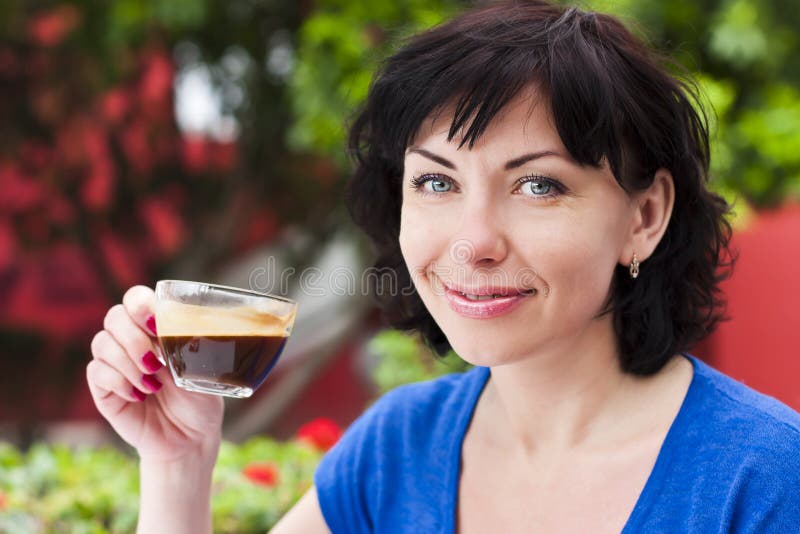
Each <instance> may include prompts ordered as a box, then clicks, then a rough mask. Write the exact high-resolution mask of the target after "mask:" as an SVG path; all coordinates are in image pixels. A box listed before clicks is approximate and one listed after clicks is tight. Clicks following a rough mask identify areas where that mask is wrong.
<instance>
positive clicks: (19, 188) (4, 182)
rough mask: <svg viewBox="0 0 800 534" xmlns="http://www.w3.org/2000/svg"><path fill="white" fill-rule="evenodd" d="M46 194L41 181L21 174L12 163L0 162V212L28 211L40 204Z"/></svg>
mask: <svg viewBox="0 0 800 534" xmlns="http://www.w3.org/2000/svg"><path fill="white" fill-rule="evenodd" d="M46 194H47V188H46V187H45V185H44V184H43V183H41V182H40V181H37V180H35V179H33V178H30V177H28V176H25V175H23V174H22V172H20V170H19V168H18V167H17V166H16V165H14V164H13V163H9V164H2V163H0V212H5V213H20V212H24V211H28V210H30V209H31V208H34V207H36V206H38V205H39V204H41V203H42V202H43V201H44V199H45V196H46Z"/></svg>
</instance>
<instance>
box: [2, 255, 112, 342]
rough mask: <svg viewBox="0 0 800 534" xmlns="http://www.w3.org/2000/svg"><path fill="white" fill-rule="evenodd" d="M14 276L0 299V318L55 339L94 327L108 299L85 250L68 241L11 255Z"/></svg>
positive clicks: (80, 333) (73, 335)
mask: <svg viewBox="0 0 800 534" xmlns="http://www.w3.org/2000/svg"><path fill="white" fill-rule="evenodd" d="M17 263H18V267H19V268H18V269H17V273H18V276H17V277H16V278H15V281H14V284H13V286H11V288H10V290H9V291H8V293H7V294H5V295H3V299H0V322H2V323H4V324H6V325H9V326H11V327H12V328H14V327H22V328H25V329H31V330H41V331H44V332H47V333H48V336H53V337H55V338H59V339H65V338H66V339H69V338H73V339H74V338H75V336H81V335H85V334H87V333H88V332H90V331H92V329H94V328H96V327H97V322H98V320H101V318H102V317H103V314H104V313H105V311H106V310H107V309H108V307H109V305H110V302H109V301H108V298H107V297H106V296H105V294H104V293H103V288H102V286H101V284H100V280H99V279H98V278H97V274H96V272H95V270H94V268H93V267H92V265H91V263H90V261H89V259H88V258H87V256H86V254H85V252H84V251H83V250H82V249H81V248H80V247H78V246H77V245H75V244H73V243H59V244H56V245H53V246H51V247H50V248H48V249H47V250H38V251H36V252H33V251H29V252H28V253H26V254H24V255H21V256H19V257H18V258H17Z"/></svg>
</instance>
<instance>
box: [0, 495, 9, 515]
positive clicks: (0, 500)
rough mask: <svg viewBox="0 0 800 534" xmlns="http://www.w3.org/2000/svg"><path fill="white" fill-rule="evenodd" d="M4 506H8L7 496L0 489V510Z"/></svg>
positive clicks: (4, 507) (3, 508)
mask: <svg viewBox="0 0 800 534" xmlns="http://www.w3.org/2000/svg"><path fill="white" fill-rule="evenodd" d="M6 508H8V498H7V497H6V494H5V492H3V491H2V490H0V510H5V509H6Z"/></svg>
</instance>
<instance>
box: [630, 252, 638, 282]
mask: <svg viewBox="0 0 800 534" xmlns="http://www.w3.org/2000/svg"><path fill="white" fill-rule="evenodd" d="M628 272H630V273H631V278H634V279H635V278H636V277H637V276H639V258H637V257H636V253H635V252H634V253H633V259H632V260H631V264H630V266H629V267H628Z"/></svg>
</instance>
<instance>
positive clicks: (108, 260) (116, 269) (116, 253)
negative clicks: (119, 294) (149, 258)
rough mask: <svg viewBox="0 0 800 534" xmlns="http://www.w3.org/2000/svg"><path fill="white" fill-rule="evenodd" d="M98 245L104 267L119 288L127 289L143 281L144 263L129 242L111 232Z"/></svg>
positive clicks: (104, 234) (102, 236)
mask: <svg viewBox="0 0 800 534" xmlns="http://www.w3.org/2000/svg"><path fill="white" fill-rule="evenodd" d="M98 244H99V245H100V252H101V254H102V255H103V259H104V260H105V264H106V267H108V270H109V271H110V272H111V274H112V276H113V277H114V280H116V282H117V285H118V286H119V287H129V286H132V285H134V284H137V283H140V282H141V281H142V280H144V279H145V274H144V273H145V265H144V262H143V261H142V259H141V256H139V255H138V254H137V251H136V249H135V248H134V246H133V245H132V244H131V243H130V242H128V241H126V240H125V239H124V238H122V237H120V236H118V235H115V234H113V233H112V232H105V233H103V234H102V235H101V236H100V239H99V240H98Z"/></svg>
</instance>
